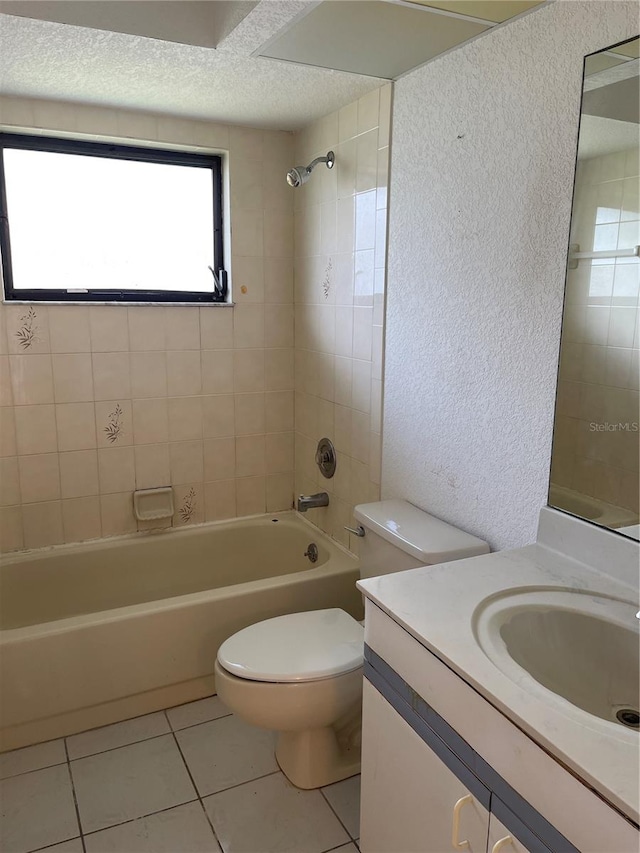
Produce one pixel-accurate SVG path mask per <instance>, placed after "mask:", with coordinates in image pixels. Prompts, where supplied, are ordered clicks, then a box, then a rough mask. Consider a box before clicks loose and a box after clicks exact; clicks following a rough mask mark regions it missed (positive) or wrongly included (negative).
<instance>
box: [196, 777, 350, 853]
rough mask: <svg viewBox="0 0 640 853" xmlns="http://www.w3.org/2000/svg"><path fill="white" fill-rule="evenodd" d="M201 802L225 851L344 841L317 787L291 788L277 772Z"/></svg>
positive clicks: (280, 852)
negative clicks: (309, 789)
mask: <svg viewBox="0 0 640 853" xmlns="http://www.w3.org/2000/svg"><path fill="white" fill-rule="evenodd" d="M204 806H205V808H206V810H207V814H208V815H209V817H210V818H211V821H212V823H213V827H214V829H215V831H216V835H217V836H218V839H219V841H220V843H221V845H222V848H223V850H224V851H225V853H242V851H258V850H259V851H260V853H323V851H326V850H332V849H333V848H334V847H337V846H338V845H340V844H344V843H345V842H348V841H349V837H348V835H347V833H346V832H345V831H344V829H343V828H342V826H341V825H340V822H339V821H338V819H337V818H336V816H335V815H334V814H333V812H332V811H331V809H330V808H329V806H328V805H327V803H326V802H325V800H324V798H323V796H322V794H321V793H320V791H301V790H299V789H298V788H294V786H293V785H291V783H290V782H288V781H287V779H286V778H285V777H284V775H283V774H282V773H276V774H274V775H272V776H267V777H265V778H264V779H258V780H256V781H255V782H248V783H247V784H245V785H240V786H238V787H237V788H231V790H229V791H222V792H221V793H219V794H214V795H213V796H212V797H207V798H206V800H204ZM249 815H250V816H251V819H250V820H248V819H247V817H248V816H249Z"/></svg>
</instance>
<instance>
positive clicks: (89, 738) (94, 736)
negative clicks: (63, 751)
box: [67, 711, 171, 759]
mask: <svg viewBox="0 0 640 853" xmlns="http://www.w3.org/2000/svg"><path fill="white" fill-rule="evenodd" d="M170 731H171V729H170V728H169V724H168V723H167V718H166V717H165V715H164V713H163V712H162V711H158V712H157V713H155V714H146V715H145V716H144V717H135V718H134V719H133V720H125V721H124V722H123V723H113V725H111V726H102V728H99V729H91V731H88V732H82V734H79V735H72V736H71V737H68V738H67V749H68V750H69V758H71V759H73V758H83V757H84V756H85V755H94V754H95V753H97V752H105V751H106V750H107V749H115V748H116V747H118V746H126V745H127V744H129V743H137V742H138V741H141V740H147V739H148V738H151V737H156V736H157V735H164V734H167V733H168V732H170Z"/></svg>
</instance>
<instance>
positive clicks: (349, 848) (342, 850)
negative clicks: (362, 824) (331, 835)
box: [331, 842, 358, 853]
mask: <svg viewBox="0 0 640 853" xmlns="http://www.w3.org/2000/svg"><path fill="white" fill-rule="evenodd" d="M331 853H358V848H357V847H356V845H355V844H354V843H353V842H351V844H344V845H343V846H342V847H336V848H335V849H334V850H332V851H331Z"/></svg>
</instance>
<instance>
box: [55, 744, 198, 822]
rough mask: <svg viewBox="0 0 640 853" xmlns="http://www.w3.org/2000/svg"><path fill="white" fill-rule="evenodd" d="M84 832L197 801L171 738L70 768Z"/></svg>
mask: <svg viewBox="0 0 640 853" xmlns="http://www.w3.org/2000/svg"><path fill="white" fill-rule="evenodd" d="M71 772H72V774H73V781H74V785H75V789H76V797H77V800H78V809H79V811H80V821H81V823H82V829H83V832H92V831H94V830H98V829H105V828H106V827H107V826H113V825H115V824H118V823H122V822H123V821H125V820H132V819H133V818H137V817H142V816H143V815H147V814H151V813H152V812H157V811H160V810H161V809H167V808H171V806H177V805H180V804H181V803H185V802H187V801H189V800H193V799H195V796H196V792H195V791H194V789H193V785H192V784H191V780H190V779H189V774H188V773H187V770H186V767H185V766H184V762H183V761H182V757H181V755H180V752H179V750H178V748H177V746H176V744H175V741H174V739H173V735H166V736H164V737H157V738H153V739H152V740H145V741H142V742H141V743H134V744H131V745H130V746H123V747H120V748H119V749H113V750H111V751H110V752H101V753H100V754H99V755H92V756H89V757H88V758H79V759H77V760H75V761H72V762H71Z"/></svg>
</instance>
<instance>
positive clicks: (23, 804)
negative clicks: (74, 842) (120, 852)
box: [0, 764, 79, 853]
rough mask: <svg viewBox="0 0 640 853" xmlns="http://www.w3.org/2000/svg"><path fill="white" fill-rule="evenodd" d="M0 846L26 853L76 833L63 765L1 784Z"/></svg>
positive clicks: (10, 852)
mask: <svg viewBox="0 0 640 853" xmlns="http://www.w3.org/2000/svg"><path fill="white" fill-rule="evenodd" d="M0 815H1V818H2V820H1V821H0V849H1V850H3V851H4V853H27V851H30V850H37V849H38V848H40V847H46V846H47V845H50V844H57V843H58V842H59V841H65V840H67V839H70V838H74V837H76V836H77V835H78V834H79V829H78V820H77V818H76V810H75V807H74V804H73V791H72V788H71V779H70V778H69V768H68V766H67V765H66V764H61V765H59V766H58V767H48V768H46V769H45V770H35V771H34V772H33V773H25V774H23V775H22V776H14V777H13V778H12V779H5V780H4V781H3V782H2V783H0Z"/></svg>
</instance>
